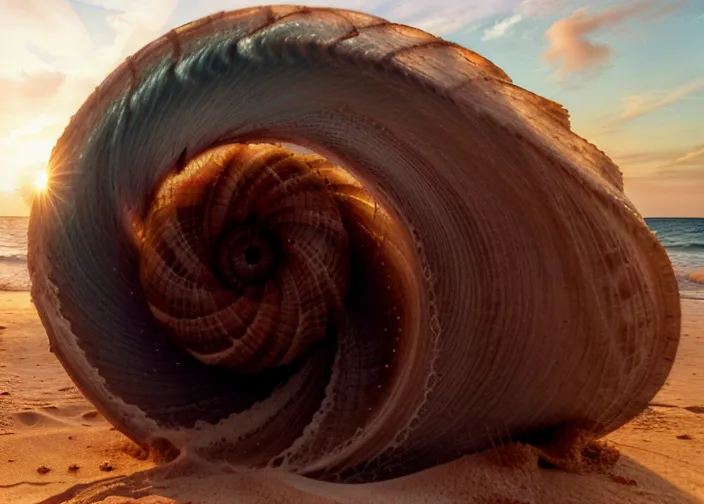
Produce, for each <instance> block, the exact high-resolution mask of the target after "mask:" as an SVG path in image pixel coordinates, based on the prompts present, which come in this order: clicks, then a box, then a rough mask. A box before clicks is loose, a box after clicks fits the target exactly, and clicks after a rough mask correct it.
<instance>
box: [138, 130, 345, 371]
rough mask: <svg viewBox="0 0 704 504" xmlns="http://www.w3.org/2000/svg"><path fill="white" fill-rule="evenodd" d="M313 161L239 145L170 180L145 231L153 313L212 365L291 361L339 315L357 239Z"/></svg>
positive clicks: (319, 163) (257, 366) (144, 279)
mask: <svg viewBox="0 0 704 504" xmlns="http://www.w3.org/2000/svg"><path fill="white" fill-rule="evenodd" d="M321 167H323V168H325V169H326V170H329V169H330V168H331V165H330V164H329V163H328V162H327V161H326V160H325V159H323V158H321V157H319V156H316V155H298V154H294V153H293V152H291V151H288V150H287V149H284V148H281V147H277V146H273V145H265V144H255V145H243V144H233V145H229V146H225V147H220V148H217V149H213V150H212V151H209V152H206V153H204V154H202V155H201V156H198V157H197V158H195V159H193V160H192V161H191V162H190V163H189V164H188V165H187V166H186V168H185V169H184V170H183V171H182V172H181V173H179V174H176V175H173V176H171V177H170V178H169V179H168V180H166V181H165V182H164V183H163V184H162V186H161V188H160V190H159V192H158V193H157V195H156V198H155V200H154V203H153V204H152V207H151V208H150V211H149V213H148V215H147V217H146V218H145V220H144V222H143V223H142V225H141V226H140V227H139V233H138V234H139V244H140V247H141V250H140V279H141V283H142V287H143V289H144V291H145V294H146V299H147V302H148V304H149V307H150V308H151V311H152V313H153V314H154V315H155V317H156V318H157V320H158V321H159V323H160V325H161V327H162V328H163V330H164V331H166V332H167V333H168V334H169V336H170V337H171V338H172V339H173V340H174V341H175V342H176V343H177V344H179V345H181V346H182V347H184V348H185V349H186V350H188V351H189V352H190V353H191V354H192V355H193V356H194V357H196V358H197V359H198V360H200V361H201V362H203V363H205V364H211V365H220V366H226V367H229V368H233V369H235V370H237V371H239V372H246V373H255V372H259V371H261V370H263V369H267V368H273V367H276V366H281V365H285V364H288V363H290V362H292V361H293V360H294V359H295V358H296V357H298V356H299V355H301V354H302V353H303V352H304V351H305V350H306V349H307V348H308V347H310V346H311V345H312V344H313V343H315V342H317V341H320V340H322V339H324V338H325V337H326V335H327V334H328V331H329V330H330V328H331V327H333V326H334V324H335V323H336V321H337V320H338V319H339V317H340V316H341V314H342V310H343V302H344V298H345V296H346V294H347V290H348V286H349V278H350V271H349V270H350V266H349V257H348V255H349V251H348V246H349V243H348V241H349V239H348V236H347V231H346V230H345V227H344V225H343V221H342V217H341V215H340V211H339V209H338V206H337V202H336V200H335V197H334V196H333V195H332V194H331V193H330V191H329V190H328V188H327V185H326V183H325V180H324V179H323V178H321V177H320V176H319V175H318V172H319V169H320V168H321Z"/></svg>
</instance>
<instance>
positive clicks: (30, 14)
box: [0, 0, 704, 217]
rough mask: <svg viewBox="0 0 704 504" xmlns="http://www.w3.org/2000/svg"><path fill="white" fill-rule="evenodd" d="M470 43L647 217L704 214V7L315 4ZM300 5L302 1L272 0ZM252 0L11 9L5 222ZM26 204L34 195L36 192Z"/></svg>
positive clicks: (2, 115)
mask: <svg viewBox="0 0 704 504" xmlns="http://www.w3.org/2000/svg"><path fill="white" fill-rule="evenodd" d="M302 2H303V3H305V4H307V5H310V6H332V7H343V8H348V9H354V10H361V11H365V12H368V13H371V14H374V15H377V16H381V17H383V18H386V19H388V20H390V21H394V22H399V23H403V24H407V25H411V26H415V27H418V28H421V29H424V30H426V31H429V32H431V33H433V34H435V35H438V36H441V37H443V38H445V39H448V40H450V41H452V42H456V43H459V44H461V45H463V46H465V47H467V48H469V49H472V50H473V51H476V52H478V53H480V54H481V55H483V56H485V57H487V58H489V59H490V60H492V61H493V62H494V63H496V64H497V65H499V66H500V67H501V68H503V70H504V71H506V72H507V73H508V75H509V76H510V77H511V78H512V79H513V81H514V83H515V84H517V85H519V86H521V87H524V88H526V89H529V90H531V91H533V92H535V93H538V94H540V95H543V96H545V97H547V98H550V99H552V100H555V101H557V102H559V103H561V104H563V105H564V106H565V107H566V108H567V109H568V110H569V111H570V114H571V118H572V127H573V130H574V131H575V132H577V133H578V134H580V135H581V136H583V137H585V138H587V139H588V140H589V141H590V142H592V143H594V144H595V145H596V146H597V147H599V148H600V149H601V150H603V151H604V152H606V153H607V154H608V155H609V156H610V157H611V158H612V159H613V160H614V161H615V162H616V163H617V164H618V165H619V167H620V168H621V171H622V172H623V174H624V181H625V188H626V194H627V195H628V196H629V198H630V199H631V200H632V201H633V203H634V204H635V205H636V207H637V208H638V209H639V210H640V212H641V213H642V214H643V215H644V216H646V217H650V216H669V217H704V0H593V1H585V0H440V1H439V0H408V1H405V0H307V1H306V0H302ZM272 3H300V2H282V1H279V2H272ZM252 5H256V2H252V1H251V0H197V1H196V0H0V48H2V49H0V54H2V56H1V58H0V62H1V64H0V215H27V214H28V212H29V208H28V206H27V204H26V200H27V198H26V195H27V193H28V191H29V188H31V187H32V186H33V184H35V181H36V180H37V179H42V178H43V177H45V169H46V165H47V161H48V158H49V154H50V152H51V148H52V146H53V145H54V143H55V141H56V140H57V139H58V137H59V136H60V134H61V132H62V131H63V129H64V127H65V126H66V125H67V123H68V121H69V119H70V117H71V116H72V115H73V114H74V113H75V112H76V111H77V110H78V108H79V107H80V105H81V104H82V103H83V101H84V100H85V99H86V98H87V97H88V95H89V93H90V92H91V91H92V90H93V89H94V88H95V87H96V86H97V85H98V84H99V83H100V82H101V81H102V80H103V79H104V78H105V77H106V76H107V75H108V74H109V72H110V71H111V70H113V69H114V68H115V67H116V66H117V65H118V64H119V63H120V62H121V61H122V60H124V58H125V57H127V56H129V55H130V54H132V53H134V52H135V51H137V50H138V49H139V48H140V47H142V46H143V45H145V44H146V43H148V42H150V41H151V40H153V39H155V38H157V37H158V36H160V35H161V34H163V33H164V32H166V31H167V30H169V29H171V28H174V27H176V26H179V25H181V24H184V23H186V22H189V21H192V20H194V19H197V18H199V17H202V16H204V15H207V14H212V13H214V12H218V11H222V10H231V9H238V8H243V7H251V6H252ZM23 195H24V196H23Z"/></svg>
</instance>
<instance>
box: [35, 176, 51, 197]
mask: <svg viewBox="0 0 704 504" xmlns="http://www.w3.org/2000/svg"><path fill="white" fill-rule="evenodd" d="M48 185H49V174H48V173H47V172H45V171H42V172H39V173H37V174H36V175H35V177H34V190H35V191H36V192H44V191H46V188H47V186H48Z"/></svg>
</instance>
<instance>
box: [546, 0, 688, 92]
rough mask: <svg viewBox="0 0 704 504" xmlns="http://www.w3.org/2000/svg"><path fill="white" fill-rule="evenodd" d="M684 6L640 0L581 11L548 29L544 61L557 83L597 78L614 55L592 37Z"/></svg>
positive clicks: (602, 43) (605, 44)
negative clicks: (580, 77)
mask: <svg viewBox="0 0 704 504" xmlns="http://www.w3.org/2000/svg"><path fill="white" fill-rule="evenodd" d="M681 5H682V2H674V3H672V2H670V3H668V4H664V5H660V4H659V3H658V2H657V1H656V0H640V1H636V2H633V3H631V4H629V5H624V6H619V7H612V8H610V9H606V10H603V11H601V12H595V13H593V12H591V11H590V10H589V9H587V8H583V9H579V10H577V11H576V12H574V13H572V14H570V15H569V16H567V17H565V18H562V19H560V20H558V21H556V22H555V23H553V24H552V25H551V26H550V27H549V28H548V29H547V31H546V32H545V38H546V39H547V40H548V48H547V50H546V51H545V52H544V54H543V57H544V58H545V59H546V60H547V61H548V62H549V63H550V64H552V65H555V66H556V67H557V70H556V74H555V76H556V77H557V78H558V79H566V78H568V77H570V76H574V75H581V76H583V77H594V76H596V75H598V74H599V73H600V72H601V71H602V70H603V69H604V68H606V67H608V66H609V64H610V63H611V58H612V56H613V53H614V51H613V48H612V47H611V46H610V45H609V44H607V43H605V42H601V43H599V42H594V41H593V40H590V37H591V36H594V35H597V34H599V33H602V32H604V31H606V30H608V29H610V28H614V27H616V26H618V25H620V24H622V23H625V22H627V21H630V20H633V19H637V18H643V19H645V18H648V19H654V18H657V17H661V16H663V15H666V14H668V13H670V12H672V11H673V10H675V9H676V8H679V7H680V6H681Z"/></svg>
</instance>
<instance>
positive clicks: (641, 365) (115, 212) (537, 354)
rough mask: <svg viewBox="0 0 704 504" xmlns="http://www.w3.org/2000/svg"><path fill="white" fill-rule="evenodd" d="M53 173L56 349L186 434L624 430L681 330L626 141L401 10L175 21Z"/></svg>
mask: <svg viewBox="0 0 704 504" xmlns="http://www.w3.org/2000/svg"><path fill="white" fill-rule="evenodd" d="M276 142H283V143H292V144H296V145H298V146H301V147H304V148H306V149H310V150H312V151H315V152H316V153H318V154H319V155H320V156H324V158H321V157H319V156H318V155H312V154H295V153H293V152H291V151H289V150H287V149H284V148H283V147H277V146H276V145H273V144H274V143H276ZM49 173H50V191H49V192H48V193H47V194H46V195H45V196H43V197H42V198H38V199H37V200H36V201H35V203H34V207H33V210H32V216H31V219H30V236H29V238H30V243H29V252H28V264H29V268H30V274H31V277H32V281H33V286H32V292H33V297H34V299H35V303H36V306H37V309H38V311H39V314H40V317H41V319H42V322H43V323H44V325H45V327H46V329H47V332H48V335H49V338H50V340H51V344H52V348H53V349H54V352H55V353H56V355H57V357H58V358H59V359H60V361H61V362H62V364H63V365H64V367H65V368H66V370H67V371H68V373H69V374H70V375H71V377H72V378H73V380H74V381H75V382H76V384H77V386H78V387H79V388H80V389H81V390H82V391H83V393H84V394H85V395H86V396H87V397H88V398H89V399H90V400H91V401H92V402H93V403H94V404H95V405H96V407H97V408H98V409H99V410H100V411H101V412H102V413H103V414H104V415H105V416H106V417H107V418H108V419H109V420H110V421H111V422H112V423H113V424H114V425H116V426H117V427H118V428H119V429H120V430H121V431H122V432H124V433H125V434H127V435H128V436H130V437H131V438H132V439H134V440H135V441H137V442H139V443H140V444H141V445H143V446H146V447H151V448H153V449H155V450H158V451H163V452H168V453H174V452H180V453H182V454H184V455H185V456H192V457H198V458H201V459H206V460H209V461H213V462H217V463H227V464H230V465H231V466H233V467H240V468H276V469H280V470H286V471H294V472H299V473H302V474H306V475H309V476H313V477H316V478H322V479H331V480H342V481H369V480H373V479H379V478H390V477H395V476H399V475H403V474H407V473H410V472H413V471H417V470H420V469H423V468H427V467H430V466H433V465H436V464H440V463H443V462H447V461H449V460H452V459H455V458H457V457H459V456H461V455H462V454H464V453H470V452H474V451H477V450H482V449H484V448H487V447H489V446H491V445H492V444H495V443H496V442H499V441H500V440H508V439H513V440H521V439H527V440H530V439H536V438H543V437H544V436H545V435H549V434H550V433H551V432H554V431H556V430H558V429H561V428H565V427H573V428H578V429H584V430H587V431H589V432H591V433H593V434H594V435H595V436H601V435H604V434H606V433H608V432H610V431H612V430H614V429H616V428H618V427H619V426H621V425H623V424H624V423H625V422H627V421H628V420H630V419H631V418H633V417H634V416H635V415H637V414H638V413H639V412H640V411H642V410H643V409H644V408H645V407H646V405H647V404H648V401H649V400H650V399H651V398H652V397H653V396H654V395H655V394H656V393H657V391H658V390H659V388H660V387H661V386H662V384H663V383H664V381H665V379H666V377H667V375H668V373H669V370H670V368H671V366H672V362H673V359H674V356H675V353H676V350H677V343H678V340H679V327H680V309H679V297H678V292H677V284H676V281H675V277H674V274H673V271H672V267H671V265H670V262H669V260H668V258H667V255H666V254H665V251H664V249H663V248H662V247H661V245H660V244H659V243H658V241H657V240H656V238H655V237H654V235H653V234H652V233H651V232H650V231H649V230H648V228H647V226H646V224H645V222H644V221H643V219H642V218H641V216H640V215H639V214H638V212H637V210H636V209H635V208H634V207H633V205H632V204H631V203H630V201H629V200H628V199H627V198H626V197H625V195H624V194H623V184H622V180H621V175H620V173H619V171H618V169H617V167H616V166H615V165H614V164H613V163H612V162H611V160H610V159H609V158H608V157H606V155H604V153H602V152H601V151H599V150H598V149H597V148H596V147H594V146H593V145H591V144H589V143H588V142H586V141H585V140H584V139H582V138H580V137H579V136H577V135H575V134H574V133H572V132H571V131H570V125H569V118H568V115H567V112H566V111H565V110H564V109H562V107H560V106H559V105H558V104H556V103H554V102H551V101H549V100H547V99H544V98H541V97H539V96H537V95H534V94H532V93H530V92H528V91H526V90H524V89H521V88H520V87H518V86H515V85H514V84H512V83H511V81H510V79H509V78H508V77H507V76H506V74H505V73H504V72H503V71H502V70H501V69H499V68H498V67H496V66H495V65H493V64H492V63H491V62H489V61H488V60H486V59H484V58H482V57H481V56H479V55H478V54H476V53H473V52H471V51H469V50H467V49H464V48H462V47H459V46H457V45H454V44H450V43H447V42H445V41H442V40H441V39H438V38H436V37H434V36H432V35H430V34H427V33H425V32H423V31H420V30H417V29H413V28H410V27H407V26H402V25H396V24H393V23H389V22H388V21H385V20H383V19H380V18H376V17H373V16H368V15H365V14H362V13H358V12H352V11H344V10H335V9H311V8H305V7H297V6H268V7H257V8H252V9H246V10H241V11H234V12H227V13H221V14H217V15H213V16H210V17H208V18H204V19H202V20H199V21H196V22H194V23H191V24H188V25H185V26H183V27H181V28H178V29H176V30H174V31H171V32H169V33H168V34H166V35H165V36H163V37H162V38H160V39H158V40H156V41H154V42H153V43H151V44H149V45H148V46H146V47H145V48H143V49H142V50H141V51H139V52H138V53H137V54H135V55H134V56H132V57H131V58H129V59H128V60H127V61H126V62H125V63H124V64H123V65H122V66H121V67H119V68H118V69H117V70H115V72H113V74H111V75H110V76H109V77H108V78H107V79H106V80H105V82H103V84H102V85H101V86H100V87H98V88H97V89H96V91H95V92H94V93H93V94H92V95H91V97H90V98H89V99H88V100H87V101H86V103H85V104H84V105H83V107H82V108H81V109H80V110H79V111H78V113H77V114H76V115H75V116H74V117H73V118H72V120H71V123H70V124H69V126H68V127H67V128H66V130H65V132H64V134H63V136H62V137H61V138H60V139H59V141H58V143H57V145H56V147H55V148H54V150H53V152H52V156H51V160H50V166H49Z"/></svg>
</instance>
